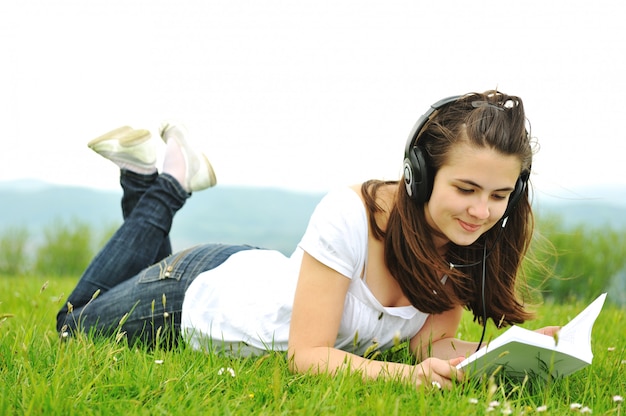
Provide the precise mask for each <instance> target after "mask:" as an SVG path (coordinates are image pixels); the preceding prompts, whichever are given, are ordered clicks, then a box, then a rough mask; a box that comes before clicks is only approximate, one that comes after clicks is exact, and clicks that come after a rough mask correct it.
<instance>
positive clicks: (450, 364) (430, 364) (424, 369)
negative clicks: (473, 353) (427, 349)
mask: <svg viewBox="0 0 626 416" xmlns="http://www.w3.org/2000/svg"><path fill="white" fill-rule="evenodd" d="M463 359H464V357H458V358H454V359H452V360H447V361H446V360H440V359H437V358H428V359H426V360H424V361H422V362H421V363H419V364H417V368H418V373H419V374H418V381H417V384H418V385H425V386H428V385H432V386H433V387H435V388H446V389H449V388H451V387H452V384H453V381H459V380H463V378H464V373H463V371H461V370H458V369H457V368H456V366H457V365H458V364H459V363H460V362H461V361H463Z"/></svg>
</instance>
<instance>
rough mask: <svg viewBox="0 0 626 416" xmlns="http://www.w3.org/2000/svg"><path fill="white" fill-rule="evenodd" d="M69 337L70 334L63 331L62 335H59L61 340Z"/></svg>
mask: <svg viewBox="0 0 626 416" xmlns="http://www.w3.org/2000/svg"><path fill="white" fill-rule="evenodd" d="M69 336H70V333H69V332H67V331H65V332H63V333H62V334H61V338H67V337H69Z"/></svg>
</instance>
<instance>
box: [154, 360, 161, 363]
mask: <svg viewBox="0 0 626 416" xmlns="http://www.w3.org/2000/svg"><path fill="white" fill-rule="evenodd" d="M154 363H155V364H163V360H154Z"/></svg>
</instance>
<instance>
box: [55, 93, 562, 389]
mask: <svg viewBox="0 0 626 416" xmlns="http://www.w3.org/2000/svg"><path fill="white" fill-rule="evenodd" d="M525 123H526V118H525V114H524V108H523V104H522V101H521V99H519V98H518V97H514V96H508V95H505V94H502V93H500V92H498V91H488V92H486V93H483V94H476V93H472V94H467V95H464V96H459V97H451V98H449V99H445V100H442V101H440V102H438V103H436V104H434V105H433V106H432V107H431V108H430V109H429V111H428V112H427V113H426V114H425V115H424V116H422V118H420V120H418V122H417V123H416V126H415V127H414V129H413V131H412V132H411V134H410V136H409V139H408V141H407V145H406V149H405V160H404V178H403V180H401V181H398V182H382V181H368V182H366V183H364V184H362V185H360V186H354V187H346V188H340V189H337V190H334V191H331V192H329V193H328V194H327V195H326V196H325V197H324V198H323V199H322V201H321V202H320V203H319V205H318V206H317V208H316V210H315V212H314V213H313V215H312V217H311V219H310V222H309V226H308V228H307V230H306V232H305V235H304V236H303V238H302V240H301V242H300V243H299V244H298V247H297V248H296V249H295V251H294V252H293V254H292V255H291V256H290V257H285V256H283V255H282V254H280V253H278V252H276V251H273V250H263V249H257V248H253V247H250V246H245V245H241V246H233V245H223V244H206V245H200V246H197V247H192V248H190V249H187V250H185V251H182V252H180V253H177V254H174V255H170V253H171V246H170V242H169V237H168V234H169V231H170V227H171V224H172V219H173V217H174V214H175V213H176V212H177V211H178V210H179V209H180V208H181V207H182V206H183V205H184V203H185V200H186V199H187V198H188V197H189V196H190V195H191V192H194V191H199V190H202V189H205V188H208V187H211V186H213V185H215V183H216V180H215V174H214V173H213V169H212V168H211V165H210V163H209V162H208V160H207V159H206V158H205V157H204V155H203V154H201V153H199V152H197V151H195V150H194V149H193V148H192V147H191V146H190V145H189V143H188V142H187V141H186V135H185V133H184V132H183V131H182V129H181V128H180V127H177V126H176V125H173V124H165V125H164V126H163V127H162V128H161V131H160V134H161V137H162V138H163V140H164V141H165V142H166V146H167V149H166V153H165V161H164V166H163V169H162V171H161V174H158V173H157V170H156V168H155V156H154V155H155V151H154V143H153V142H152V141H151V140H150V134H149V132H147V131H145V130H133V129H131V128H129V127H124V128H120V129H117V130H114V131H112V132H109V133H107V134H105V135H104V136H102V137H100V138H97V139H95V140H93V141H91V142H90V143H89V146H90V147H91V148H92V149H93V150H95V151H96V152H98V153H99V154H101V155H102V156H104V157H106V158H108V159H110V160H111V161H113V162H115V163H116V164H117V165H118V166H119V167H120V169H121V180H120V182H121V185H122V189H123V191H124V193H123V197H122V212H123V215H124V223H123V224H122V226H121V227H120V229H119V230H118V231H117V232H116V233H115V235H113V237H112V238H111V240H110V241H109V242H108V243H107V244H106V245H105V247H104V248H103V249H102V251H101V252H100V253H99V254H98V255H97V256H96V257H95V258H94V260H93V262H92V263H91V264H90V266H89V267H88V268H87V270H86V271H85V273H84V274H83V276H82V277H81V279H80V281H79V282H78V285H77V286H76V288H75V290H74V291H73V292H72V294H71V295H70V296H69V298H68V301H67V303H66V305H65V306H64V307H63V308H62V309H61V311H60V312H59V313H58V315H57V329H58V331H59V332H60V333H61V335H62V336H68V335H71V334H72V333H73V332H74V331H76V330H86V331H93V332H94V333H97V334H103V335H110V334H113V333H116V331H125V332H126V333H127V335H128V336H129V338H130V339H131V340H133V341H134V340H138V339H140V340H143V341H145V342H148V343H154V342H156V341H157V338H159V337H165V336H166V335H168V334H173V336H174V338H173V340H174V341H176V339H177V338H178V337H179V336H180V337H181V338H182V339H184V340H185V341H186V342H187V343H188V344H189V345H191V346H192V347H193V348H197V349H202V350H227V351H232V352H233V353H237V354H249V353H261V352H263V351H266V350H280V351H287V352H288V356H289V362H290V366H291V368H292V370H293V371H298V372H319V373H335V372H337V371H339V370H341V369H343V368H351V369H353V370H358V371H361V372H362V374H363V375H364V377H365V378H377V377H390V378H401V379H405V380H407V381H410V382H413V383H415V384H416V385H419V384H422V383H435V382H436V383H438V384H439V385H441V386H445V387H447V386H450V385H451V383H452V381H453V380H454V379H462V377H463V374H462V373H461V372H457V371H456V369H455V366H456V365H457V364H458V363H459V362H460V361H461V360H462V359H463V357H464V356H465V355H467V354H469V353H471V352H473V351H474V350H475V349H476V348H477V346H478V345H479V344H477V343H470V342H464V341H460V340H456V339H454V335H455V333H456V330H457V327H458V325H459V322H460V319H461V314H462V311H463V308H468V309H469V310H471V311H472V312H473V313H474V317H475V319H476V320H478V321H479V322H480V323H482V324H483V325H484V324H486V321H487V320H488V319H489V318H491V319H492V320H493V321H494V322H496V323H498V325H500V324H505V325H506V324H512V323H521V322H524V321H525V320H526V319H528V318H530V314H529V313H528V312H526V311H525V310H524V306H523V303H522V302H521V301H520V300H519V299H518V298H517V295H516V286H517V283H518V279H517V276H518V271H519V269H520V264H521V261H522V258H523V256H524V254H525V252H526V250H527V248H528V245H529V243H530V239H531V233H532V228H533V217H532V212H531V208H530V203H529V200H528V187H527V184H528V175H529V173H530V168H531V162H532V149H531V143H530V136H529V134H528V132H527V130H526V128H525ZM208 212H209V213H210V208H209V209H208ZM209 215H210V214H209ZM541 331H542V332H544V333H546V334H553V333H554V332H555V331H556V327H549V328H545V329H543V330H541ZM398 340H399V341H402V340H410V346H411V351H412V352H413V353H414V354H416V356H417V357H418V358H419V360H420V362H419V364H418V365H416V366H410V365H405V364H400V363H390V362H381V361H373V360H368V359H366V358H363V357H362V355H363V354H364V352H365V351H366V350H368V349H371V348H380V349H382V350H384V349H387V348H389V347H390V346H392V345H393V344H394V342H396V341H398Z"/></svg>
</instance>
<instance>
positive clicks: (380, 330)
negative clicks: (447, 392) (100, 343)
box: [181, 188, 428, 355]
mask: <svg viewBox="0 0 626 416" xmlns="http://www.w3.org/2000/svg"><path fill="white" fill-rule="evenodd" d="M367 241H368V221H367V214H366V211H365V206H364V205H363V202H362V201H361V199H360V198H359V196H358V195H357V194H356V193H355V192H354V191H353V190H352V189H350V188H341V189H337V190H334V191H332V192H329V193H328V194H327V195H326V196H325V197H324V198H323V199H322V200H321V201H320V203H319V204H318V206H317V207H316V208H315V211H314V213H313V215H312V216H311V219H310V221H309V225H308V227H307V230H306V232H305V234H304V236H303V238H302V240H301V242H300V243H299V244H298V247H297V248H296V250H295V251H294V253H293V254H292V255H291V256H290V257H286V256H284V255H283V254H281V253H280V252H278V251H273V250H246V251H240V252H238V253H235V254H233V255H232V256H230V257H229V258H228V259H227V260H226V261H225V262H224V263H222V264H221V265H220V266H218V267H216V268H215V269H213V270H209V271H207V272H204V273H202V274H200V275H199V276H198V277H197V278H196V279H195V280H194V281H193V282H192V283H191V285H190V286H189V288H188V289H187V292H186V293H185V299H184V302H183V311H182V325H181V329H182V332H183V336H184V337H185V339H186V341H187V342H188V343H189V344H190V345H191V346H192V347H194V348H196V349H209V350H222V351H224V350H226V351H232V352H233V353H235V354H242V355H247V354H250V353H256V354H258V353H262V352H264V351H267V350H274V351H284V350H286V349H287V342H288V339H289V322H290V319H291V310H292V304H293V297H294V293H295V288H296V282H297V279H298V274H299V269H300V263H301V260H302V255H303V250H304V251H306V252H307V253H309V254H310V255H311V256H313V257H314V258H315V259H317V260H318V261H320V262H322V263H323V264H325V265H327V266H328V267H330V268H332V269H334V270H336V271H337V272H339V273H341V274H342V275H343V276H345V277H346V278H348V279H351V282H350V286H349V288H348V293H347V295H346V299H345V304H344V311H343V316H342V319H341V324H340V327H339V332H338V335H337V340H336V342H335V347H337V348H339V349H342V350H345V351H348V352H353V353H355V354H359V355H362V354H363V353H364V352H365V350H367V349H368V348H369V347H370V346H371V345H372V344H374V343H377V344H378V347H379V348H380V349H382V350H385V349H388V348H390V347H391V346H393V344H394V339H396V338H397V339H399V340H401V341H403V340H405V339H408V338H411V337H412V336H413V335H415V334H416V333H417V332H418V331H419V330H420V329H421V328H422V326H423V325H424V322H425V321H426V318H427V317H428V315H427V314H425V313H422V312H420V311H418V310H417V309H416V308H414V307H413V306H403V307H392V308H388V307H383V306H382V305H381V304H380V302H378V301H377V300H376V298H375V297H374V295H373V294H372V293H371V291H370V290H369V288H368V287H367V285H366V282H367V276H365V265H366V261H367V248H368V246H367Z"/></svg>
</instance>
